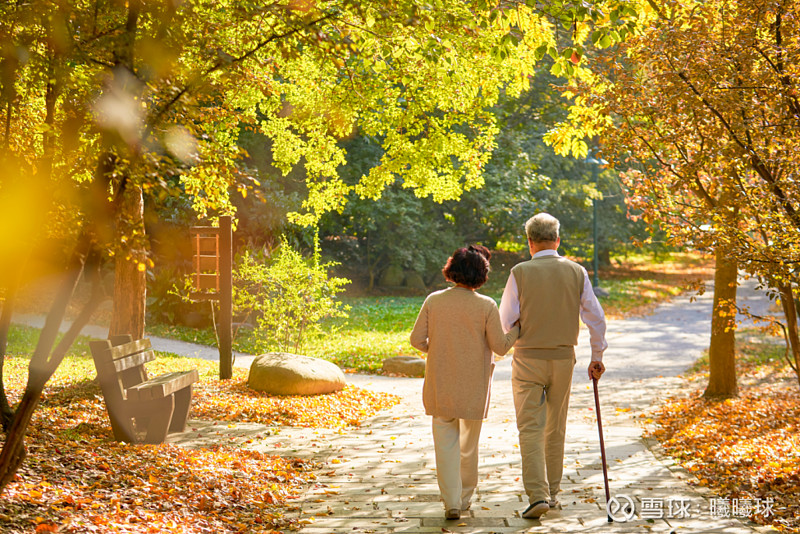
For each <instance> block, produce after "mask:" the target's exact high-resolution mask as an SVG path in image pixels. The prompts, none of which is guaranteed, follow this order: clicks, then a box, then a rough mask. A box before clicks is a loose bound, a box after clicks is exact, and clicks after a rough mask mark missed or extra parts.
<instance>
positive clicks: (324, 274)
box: [233, 240, 349, 352]
mask: <svg viewBox="0 0 800 534" xmlns="http://www.w3.org/2000/svg"><path fill="white" fill-rule="evenodd" d="M260 256H261V255H254V254H251V253H250V252H245V253H244V254H243V255H242V256H240V257H239V258H238V260H237V265H236V267H235V269H234V272H233V288H234V291H233V293H234V294H233V306H234V313H235V314H239V315H246V316H250V317H254V318H255V319H256V321H257V323H258V328H257V329H256V331H255V332H254V337H255V341H256V347H257V348H258V350H259V351H260V352H265V351H267V350H273V349H277V350H280V351H283V352H298V351H299V350H300V349H301V348H302V346H303V342H304V341H305V340H306V339H307V338H308V336H309V335H314V334H318V333H319V332H320V331H321V329H320V325H319V322H320V321H321V320H322V319H325V318H327V317H347V310H348V309H349V306H344V305H343V304H342V303H341V302H340V301H337V300H336V295H337V294H338V293H340V292H341V291H343V286H344V285H345V284H347V283H349V280H347V279H345V278H335V277H334V278H331V277H328V269H330V268H331V267H333V266H334V265H335V264H334V263H320V255H319V243H318V242H317V241H316V240H315V243H314V255H313V256H312V257H311V258H309V259H306V258H304V257H303V256H302V254H300V252H298V251H297V250H295V249H294V248H293V247H291V246H290V245H289V244H288V243H287V242H286V240H282V241H281V245H280V246H279V247H278V249H277V250H276V251H275V252H274V254H273V255H272V256H271V257H270V258H269V259H268V260H267V259H266V258H264V257H263V256H261V257H260Z"/></svg>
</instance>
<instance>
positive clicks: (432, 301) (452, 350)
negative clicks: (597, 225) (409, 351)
mask: <svg viewBox="0 0 800 534" xmlns="http://www.w3.org/2000/svg"><path fill="white" fill-rule="evenodd" d="M490 256H491V254H490V252H489V250H488V249H487V248H486V247H483V246H479V245H478V246H470V247H468V248H460V249H458V250H456V251H455V253H454V254H453V256H452V257H450V259H448V260H447V264H446V265H445V266H444V269H442V273H443V274H444V277H445V279H446V280H447V281H449V282H452V283H453V284H455V285H454V286H453V287H450V288H448V289H444V290H441V291H436V292H434V293H431V294H430V295H428V298H427V299H425V302H424V304H423V305H422V309H421V310H420V312H419V316H418V317H417V321H416V323H414V329H413V330H412V332H411V344H412V345H413V346H414V347H416V348H417V349H419V350H421V351H423V352H427V353H428V359H427V362H426V364H425V383H424V385H423V386H422V403H423V404H424V406H425V413H426V414H428V415H431V416H433V443H434V446H435V452H436V474H437V478H438V481H439V490H440V491H441V494H442V500H443V501H444V506H445V517H446V518H447V519H459V518H460V517H461V512H462V510H467V509H468V508H469V505H470V499H471V498H472V493H473V492H474V491H475V487H476V486H477V485H478V438H479V436H480V432H481V424H482V423H483V419H484V418H485V417H486V414H487V411H488V408H489V390H490V387H491V381H492V372H493V370H494V356H493V354H492V353H493V352H495V353H497V354H499V355H503V354H505V353H506V352H508V351H509V349H510V348H511V347H512V346H513V345H514V342H515V341H516V339H517V336H518V335H519V325H516V326H514V328H512V329H511V330H510V331H509V332H508V333H507V334H504V333H503V328H502V326H501V325H500V315H499V313H498V311H497V304H496V303H495V302H494V300H492V299H491V298H489V297H487V296H485V295H481V294H480V293H477V292H476V291H475V290H476V289H478V288H479V287H481V286H482V285H483V284H484V283H486V280H487V279H488V277H489V258H490Z"/></svg>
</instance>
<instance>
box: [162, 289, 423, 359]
mask: <svg viewBox="0 0 800 534" xmlns="http://www.w3.org/2000/svg"><path fill="white" fill-rule="evenodd" d="M342 300H343V302H344V303H345V304H347V305H349V306H350V312H349V314H348V315H349V317H347V318H346V319H332V320H329V321H327V322H325V323H324V324H323V332H324V334H323V335H322V336H319V337H316V338H311V339H309V340H308V342H307V343H306V345H305V346H304V348H303V350H302V352H303V353H304V354H307V355H309V356H316V357H319V358H324V359H326V360H330V361H332V362H334V363H336V364H337V365H339V366H340V367H343V368H345V369H356V370H359V371H373V372H374V371H377V370H378V369H380V367H381V363H382V362H383V359H384V358H387V357H389V356H398V355H403V354H419V353H418V351H416V350H415V349H414V348H413V347H412V346H411V345H410V344H409V342H408V335H409V333H410V331H411V327H412V326H413V325H414V321H415V320H416V318H417V313H418V312H419V309H420V307H421V306H422V302H423V300H425V297H358V298H344V299H342ZM147 330H148V334H149V335H153V336H163V337H171V338H175V339H181V340H183V341H191V342H195V343H201V344H206V345H216V339H215V337H214V332H213V329H211V328H207V329H196V328H189V327H185V326H172V325H164V324H155V325H148V327H147ZM233 348H234V350H237V351H240V352H244V353H247V354H255V353H257V352H258V351H257V349H256V346H255V343H254V340H253V337H252V336H251V335H250V333H249V332H248V331H246V330H241V331H240V332H239V333H238V335H237V336H236V338H235V339H234V344H233Z"/></svg>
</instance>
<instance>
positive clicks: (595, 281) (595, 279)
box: [584, 151, 608, 297]
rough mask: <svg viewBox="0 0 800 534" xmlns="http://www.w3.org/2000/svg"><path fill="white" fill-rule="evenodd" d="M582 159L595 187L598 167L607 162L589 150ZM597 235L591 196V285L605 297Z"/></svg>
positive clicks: (595, 201) (595, 211) (595, 215)
mask: <svg viewBox="0 0 800 534" xmlns="http://www.w3.org/2000/svg"><path fill="white" fill-rule="evenodd" d="M584 161H585V162H586V163H588V164H589V165H591V167H592V178H594V185H595V187H597V176H598V174H599V172H600V167H601V166H602V165H608V162H607V161H606V160H604V159H603V158H600V159H597V158H595V157H593V156H592V153H591V151H590V152H589V155H588V156H586V159H585V160H584ZM597 237H598V230H597V198H596V197H595V198H592V240H593V243H594V246H593V247H592V250H593V252H592V264H593V269H594V273H593V276H592V286H593V289H594V294H595V295H597V296H598V297H607V296H608V291H606V290H605V289H603V288H601V287H600V275H599V272H600V269H599V260H598V256H597V241H598V239H597Z"/></svg>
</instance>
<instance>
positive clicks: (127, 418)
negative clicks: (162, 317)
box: [90, 336, 199, 443]
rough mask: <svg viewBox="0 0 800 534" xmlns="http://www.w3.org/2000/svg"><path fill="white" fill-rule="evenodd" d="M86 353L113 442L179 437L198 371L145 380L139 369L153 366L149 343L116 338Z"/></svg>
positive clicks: (197, 378)
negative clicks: (93, 372)
mask: <svg viewBox="0 0 800 534" xmlns="http://www.w3.org/2000/svg"><path fill="white" fill-rule="evenodd" d="M90 347H91V350H92V358H93V359H94V366H95V369H97V378H98V380H99V382H100V388H101V389H102V390H103V397H104V398H105V401H106V409H107V410H108V417H109V419H111V428H112V429H113V431H114V439H116V440H117V441H126V442H128V443H163V441H164V439H166V437H167V433H169V432H183V430H184V429H185V428H186V419H187V418H188V417H189V408H190V407H191V401H192V384H194V383H195V382H197V381H198V380H199V376H198V374H197V369H192V370H190V371H182V372H175V373H166V374H163V375H161V376H157V377H155V378H151V379H148V378H147V371H146V370H145V368H144V364H145V363H147V362H150V361H153V360H155V354H154V353H153V351H152V350H151V348H150V347H151V345H150V340H149V339H140V340H138V341H131V336H115V337H112V338H111V339H110V340H103V341H92V342H91V343H90Z"/></svg>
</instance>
